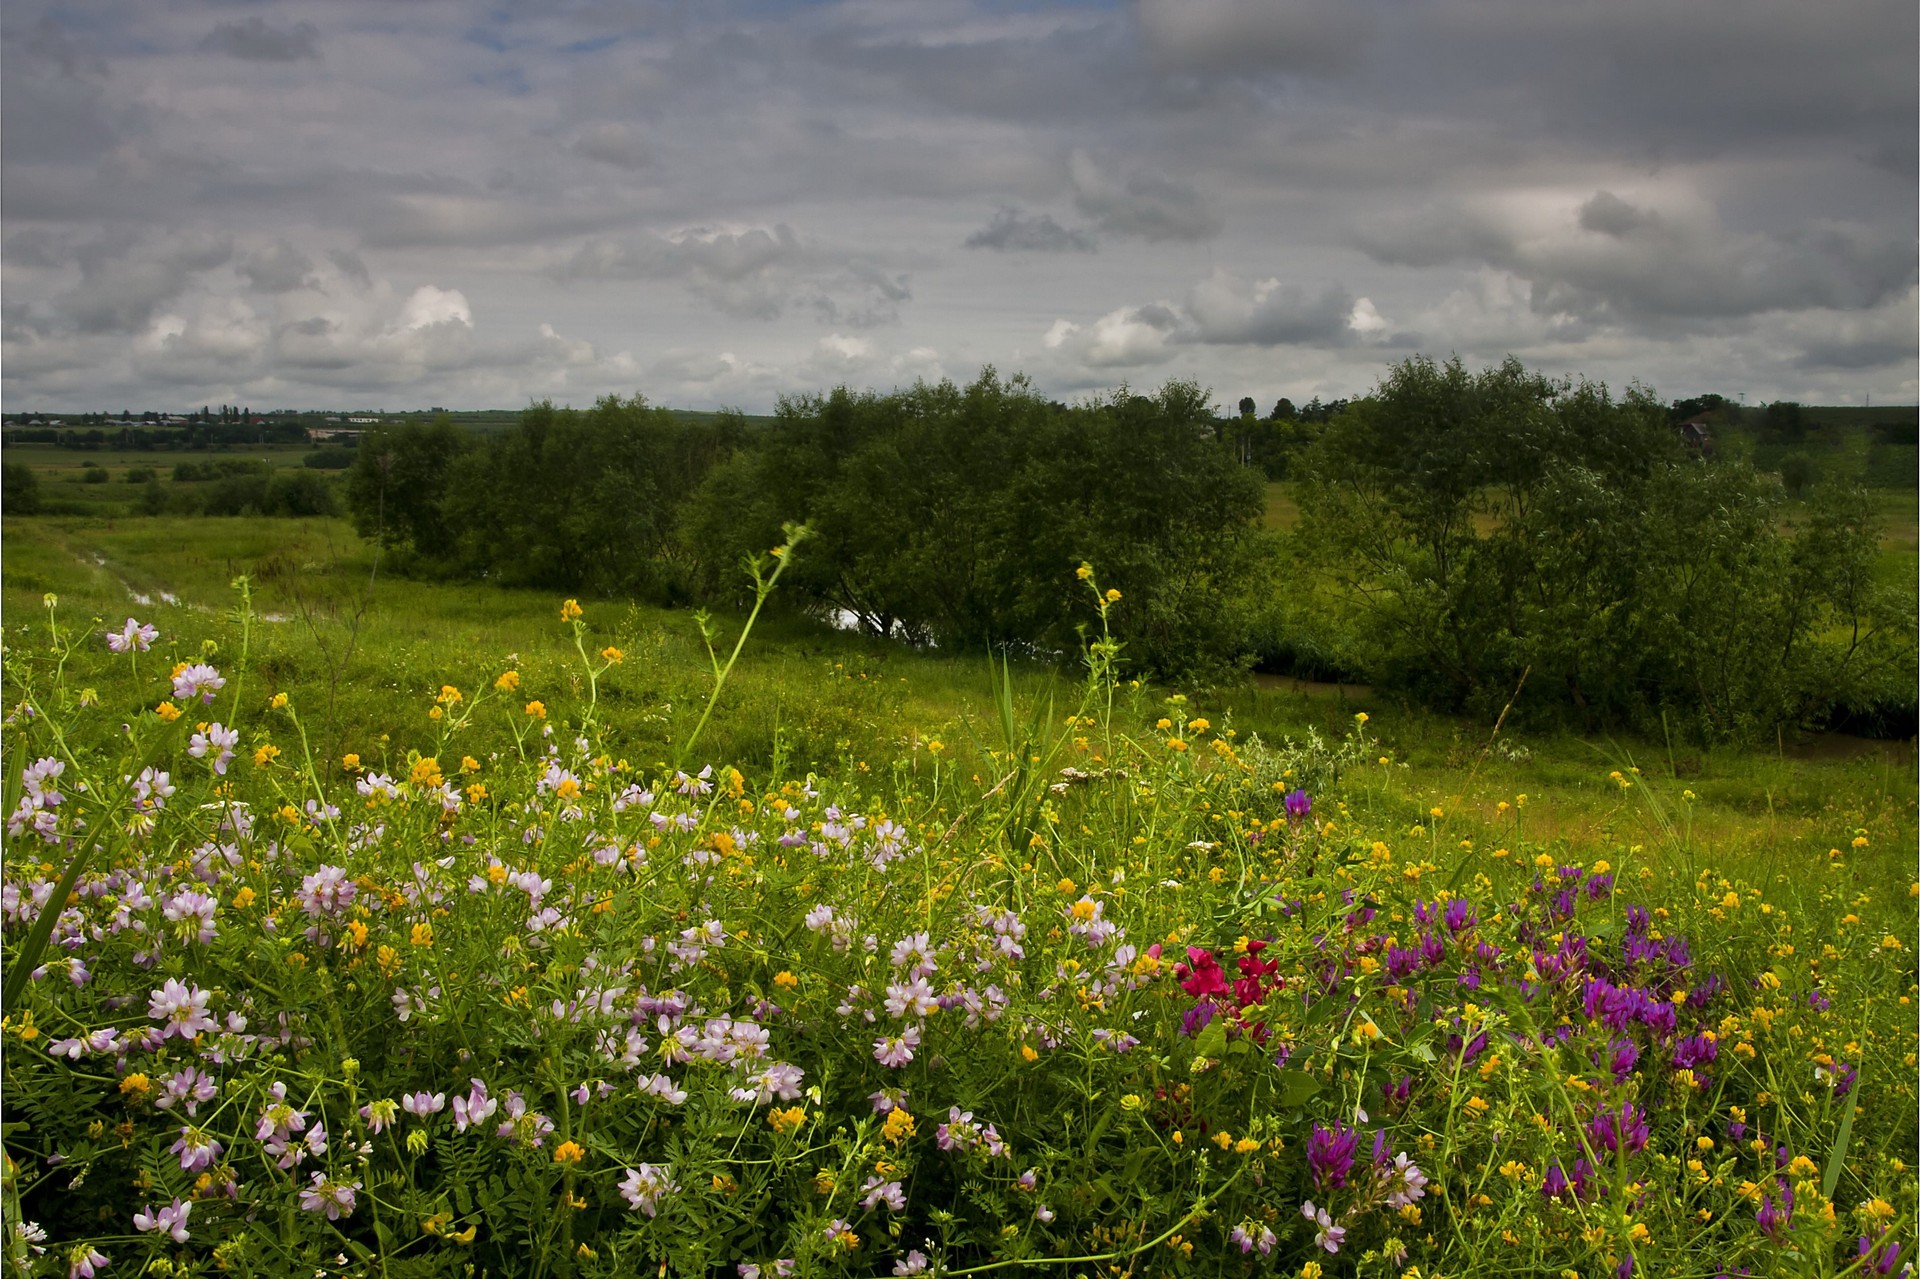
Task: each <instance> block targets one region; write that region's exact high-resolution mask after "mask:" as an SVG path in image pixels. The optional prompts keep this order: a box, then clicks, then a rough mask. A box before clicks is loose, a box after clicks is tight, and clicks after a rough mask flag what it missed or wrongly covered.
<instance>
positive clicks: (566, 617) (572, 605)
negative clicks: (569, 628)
mask: <svg viewBox="0 0 1920 1279" xmlns="http://www.w3.org/2000/svg"><path fill="white" fill-rule="evenodd" d="M585 613H586V610H585V609H583V608H581V607H580V601H579V600H568V601H567V602H566V603H564V604H562V605H561V606H560V620H561V621H563V622H571V621H573V620H574V619H575V618H578V617H581V616H584V615H585Z"/></svg>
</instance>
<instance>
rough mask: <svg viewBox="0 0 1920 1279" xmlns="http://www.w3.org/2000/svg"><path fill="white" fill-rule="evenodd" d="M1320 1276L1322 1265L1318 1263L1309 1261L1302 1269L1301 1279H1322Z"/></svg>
mask: <svg viewBox="0 0 1920 1279" xmlns="http://www.w3.org/2000/svg"><path fill="white" fill-rule="evenodd" d="M1320 1275H1321V1270H1320V1263H1319V1262H1317V1261H1309V1262H1308V1263H1307V1264H1306V1265H1304V1266H1302V1267H1300V1279H1320Z"/></svg>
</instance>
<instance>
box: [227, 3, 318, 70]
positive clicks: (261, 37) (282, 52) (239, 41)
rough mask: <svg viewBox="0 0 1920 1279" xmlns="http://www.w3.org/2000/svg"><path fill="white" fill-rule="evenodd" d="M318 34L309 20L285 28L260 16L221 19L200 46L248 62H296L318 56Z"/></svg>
mask: <svg viewBox="0 0 1920 1279" xmlns="http://www.w3.org/2000/svg"><path fill="white" fill-rule="evenodd" d="M319 42H320V33H319V32H318V31H316V30H315V29H314V27H313V24H312V23H309V22H301V23H296V24H295V25H293V26H291V27H287V28H285V29H284V30H283V29H281V28H278V27H275V26H273V25H271V24H270V23H268V22H267V20H266V19H265V18H262V17H260V16H259V15H257V14H256V15H253V16H251V17H246V18H241V19H239V20H238V21H235V22H222V23H221V24H220V25H218V26H216V27H215V28H214V29H213V30H212V31H209V32H208V33H207V37H206V39H204V40H202V41H201V42H200V47H201V48H202V49H205V50H207V51H208V52H210V53H224V54H226V55H227V56H228V57H231V58H244V59H246V60H247V61H249V62H298V61H300V59H302V58H318V57H319V56H320V43H319Z"/></svg>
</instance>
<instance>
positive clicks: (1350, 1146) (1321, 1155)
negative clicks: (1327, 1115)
mask: <svg viewBox="0 0 1920 1279" xmlns="http://www.w3.org/2000/svg"><path fill="white" fill-rule="evenodd" d="M1359 1141H1360V1134H1358V1133H1356V1132H1355V1131H1354V1130H1353V1129H1351V1128H1349V1127H1347V1126H1346V1125H1345V1124H1339V1123H1336V1124H1335V1125H1334V1126H1333V1127H1331V1128H1322V1127H1321V1126H1320V1125H1319V1124H1318V1123H1316V1124H1314V1126H1313V1133H1312V1135H1311V1136H1309V1137H1308V1138H1307V1166H1308V1167H1309V1168H1311V1169H1312V1170H1313V1184H1314V1185H1316V1186H1319V1187H1320V1188H1321V1189H1323V1190H1325V1189H1329V1188H1338V1187H1342V1186H1345V1185H1346V1184H1347V1175H1348V1174H1349V1173H1351V1172H1352V1171H1353V1152H1354V1148H1355V1147H1356V1146H1357V1145H1358V1144H1359ZM1309 1215H1311V1214H1309ZM1328 1251H1329V1252H1337V1251H1339V1249H1337V1248H1330V1249H1328Z"/></svg>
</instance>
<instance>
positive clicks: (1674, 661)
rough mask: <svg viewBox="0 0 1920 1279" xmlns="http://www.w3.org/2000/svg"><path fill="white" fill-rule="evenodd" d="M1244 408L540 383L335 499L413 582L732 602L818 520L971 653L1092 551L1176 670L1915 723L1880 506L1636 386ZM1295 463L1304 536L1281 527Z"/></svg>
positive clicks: (429, 440) (937, 631) (1702, 717)
mask: <svg viewBox="0 0 1920 1279" xmlns="http://www.w3.org/2000/svg"><path fill="white" fill-rule="evenodd" d="M1241 407H1242V413H1241V415H1240V416H1239V417H1237V418H1235V417H1221V416H1218V415H1216V414H1215V412H1214V411H1213V409H1212V407H1211V405H1210V404H1209V401H1208V394H1207V392H1205V391H1204V390H1203V389H1202V388H1200V387H1198V386H1196V385H1194V384H1192V383H1189V382H1179V381H1175V382H1169V383H1168V384H1166V385H1165V386H1163V387H1161V388H1160V389H1159V390H1158V391H1156V392H1154V393H1152V394H1144V395H1143V394H1138V393H1136V392H1133V391H1131V390H1128V389H1126V388H1122V389H1121V390H1119V391H1117V392H1114V393H1111V394H1108V395H1103V396H1097V397H1094V398H1091V399H1088V400H1086V401H1084V402H1082V403H1079V404H1076V405H1072V406H1068V405H1062V404H1059V403H1055V402H1051V401H1049V400H1047V399H1046V398H1045V397H1044V396H1042V395H1040V394H1039V393H1038V392H1037V391H1035V390H1034V388H1033V387H1032V386H1031V385H1030V384H1029V383H1028V382H1027V381H1026V380H1025V379H1024V378H1021V377H1018V376H1015V377H1010V378H1003V377H1001V376H999V375H998V374H997V373H996V372H995V371H994V370H992V369H987V370H985V371H984V372H983V373H982V374H981V375H980V377H978V378H977V379H975V380H974V381H973V382H972V383H970V384H967V385H964V386H962V385H957V384H954V383H952V382H940V383H937V384H927V383H921V384H918V385H915V386H913V387H911V388H907V389H896V390H893V391H890V392H885V393H881V392H876V391H856V390H852V389H849V388H846V387H840V388H836V389H834V390H832V391H828V392H824V393H819V394H809V395H797V396H791V397H788V398H786V399H783V400H782V401H781V402H780V404H779V406H778V410H777V412H776V413H775V414H774V416H773V419H772V422H771V424H770V425H766V426H752V425H749V424H748V423H747V422H746V420H745V419H743V418H740V417H738V416H737V415H724V414H723V415H720V416H719V417H718V418H717V419H715V420H710V421H704V422H694V421H689V420H686V419H683V418H681V417H678V416H676V415H675V414H673V413H671V412H669V411H667V410H664V409H660V408H656V407H653V406H650V405H648V404H647V403H646V402H645V401H644V400H643V399H641V398H638V397H635V398H632V399H624V400H623V399H618V398H608V399H603V400H601V401H600V402H599V403H597V404H595V405H594V406H592V407H591V408H588V409H584V410H575V409H570V408H556V407H554V406H553V405H552V404H548V403H541V404H535V405H533V406H531V407H530V408H529V409H527V410H526V411H525V412H524V413H523V414H522V415H521V418H520V421H519V422H518V424H517V425H516V426H515V427H514V428H513V429H512V430H511V431H508V432H505V433H502V434H498V435H493V436H487V437H475V436H469V435H466V434H464V433H462V432H460V431H459V430H457V429H456V428H454V427H453V426H452V425H451V423H449V422H447V421H446V420H444V419H441V420H438V421H436V422H433V423H429V424H411V425H402V426H395V427H391V428H385V429H382V430H379V431H376V432H371V433H369V434H368V436H366V437H365V438H364V439H363V440H362V443H361V447H360V448H359V450H358V451H357V454H356V457H355V460H354V464H353V467H352V469H351V471H350V473H349V475H348V479H347V506H348V509H349V511H350V512H351V514H352V517H353V519H354V522H355V524H356V527H357V528H358V529H359V531H360V532H361V533H362V534H363V535H364V536H366V537H369V538H374V539H378V540H379V541H380V542H382V543H383V544H384V545H385V546H386V547H387V548H388V549H389V550H390V551H391V552H392V553H393V557H394V558H393V561H392V562H394V563H397V564H398V565H399V566H400V567H401V568H402V570H403V571H407V572H415V573H430V574H443V575H454V576H463V577H469V578H478V579H484V580H487V581H492V582H498V583H503V584H508V585H521V586H537V587H542V588H548V589H555V590H565V591H569V592H574V593H595V594H601V595H608V596H630V597H636V598H641V599H645V600H649V601H652V602H655V603H660V604H666V605H674V604H683V603H695V602H698V603H712V604H727V603H733V602H736V601H737V600H738V599H739V598H740V595H741V592H742V591H743V590H744V589H745V587H746V579H745V578H744V577H743V576H742V575H741V574H740V573H739V571H738V565H739V563H740V561H741V559H742V557H744V556H747V555H752V554H756V553H760V552H764V551H765V550H766V549H767V548H768V547H771V546H773V545H775V544H776V543H778V542H779V541H780V540H781V537H780V530H781V526H782V525H783V524H784V523H786V522H789V521H805V522H806V523H808V524H809V525H810V526H811V527H812V529H813V531H814V536H813V538H812V539H810V540H809V541H808V543H807V544H806V547H805V551H804V553H803V554H802V555H800V556H799V557H798V558H797V560H796V562H795V563H794V564H793V565H792V566H791V567H790V569H789V570H788V572H787V574H786V577H785V578H784V579H783V583H782V595H783V596H784V597H785V603H786V604H787V605H788V606H790V607H799V608H802V609H805V610H807V611H809V612H811V613H814V614H816V615H821V616H831V617H833V618H834V619H835V620H837V621H838V622H839V623H840V624H842V625H849V626H855V627H858V628H860V629H861V630H864V631H866V632H867V633H869V634H872V635H874V636H884V637H891V638H894V639H898V640H902V641H905V642H909V643H915V644H931V645H937V646H939V647H941V648H943V649H947V650H951V651H955V652H961V653H966V652H980V651H985V650H1003V649H1007V648H1013V649H1015V650H1018V651H1022V652H1026V653H1029V654H1033V655H1036V656H1040V657H1047V656H1052V655H1061V656H1064V655H1070V654H1074V653H1077V652H1078V651H1079V646H1080V643H1081V638H1080V636H1081V631H1082V628H1083V627H1084V626H1085V624H1086V623H1087V621H1088V620H1089V618H1090V616H1091V610H1090V609H1089V607H1088V601H1087V599H1086V598H1085V586H1084V584H1083V583H1081V582H1080V581H1079V580H1078V579H1077V577H1076V575H1075V569H1076V568H1077V567H1078V566H1079V565H1080V564H1082V563H1092V564H1094V565H1095V566H1096V567H1097V569H1098V572H1099V575H1100V579H1101V581H1102V583H1103V585H1107V586H1111V587H1113V588H1114V589H1117V590H1119V591H1120V593H1121V601H1122V602H1121V603H1120V604H1119V605H1118V606H1116V607H1115V608H1114V609H1113V611H1112V619H1113V624H1114V626H1115V628H1116V635H1115V637H1116V638H1117V639H1119V640H1121V641H1122V642H1123V643H1124V645H1125V646H1126V647H1125V649H1124V655H1125V658H1126V659H1127V660H1129V661H1131V662H1132V663H1134V664H1135V666H1136V668H1137V669H1139V670H1140V671H1142V672H1143V673H1150V674H1153V675H1157V676H1161V677H1164V678H1172V679H1178V680H1188V681H1195V680H1215V679H1221V678H1226V677H1231V676H1232V675H1233V674H1234V673H1235V672H1237V671H1244V670H1245V669H1246V668H1248V667H1249V666H1256V665H1257V666H1262V667H1264V668H1267V669H1276V670H1281V671H1290V672H1293V673H1300V674H1307V675H1314V674H1329V673H1331V674H1338V675H1341V676H1343V677H1346V678H1355V679H1362V680H1366V681H1368V682H1371V683H1374V684H1375V685H1376V686H1378V687H1381V688H1383V689H1391V690H1397V691H1400V692H1403V693H1405V694H1406V695H1408V696H1410V697H1413V698H1415V699H1417V700H1419V701H1421V702H1423V703H1426V704H1429V705H1434V706H1438V707H1444V708H1448V709H1463V710H1471V711H1476V712H1481V713H1488V714H1491V713H1497V712H1498V711H1499V710H1500V709H1501V708H1502V707H1503V706H1505V705H1507V704H1508V703H1510V702H1513V703H1515V704H1516V705H1517V706H1518V707H1519V708H1520V710H1519V713H1520V714H1521V715H1522V716H1523V717H1525V716H1535V717H1543V716H1544V717H1558V718H1563V719H1567V720H1571V721H1574V722H1578V723H1581V724H1584V725H1588V726H1599V725H1617V724H1628V725H1638V726H1642V727H1644V726H1647V725H1650V724H1660V723H1662V722H1665V724H1666V726H1667V728H1668V729H1669V730H1674V729H1676V728H1677V729H1678V730H1679V731H1689V730H1690V731H1693V732H1696V733H1698V734H1699V735H1701V736H1704V737H1726V736H1740V735H1750V734H1754V733H1757V732H1759V731H1761V730H1763V729H1765V730H1768V731H1770V730H1771V728H1772V726H1773V725H1776V724H1820V723H1823V722H1830V721H1832V720H1834V719H1835V718H1836V717H1837V716H1838V717H1844V716H1848V715H1852V716H1855V717H1856V718H1858V717H1860V716H1867V717H1876V716H1877V717H1879V719H1880V720H1881V721H1883V722H1882V723H1881V725H1880V726H1881V727H1882V728H1885V727H1887V726H1893V727H1903V726H1905V725H1906V724H1907V723H1908V722H1909V721H1910V720H1911V718H1912V705H1913V664H1914V644H1913V620H1914V619H1913V605H1912V590H1911V584H1910V583H1908V584H1906V585H1905V588H1904V589H1903V586H1902V584H1901V583H1900V582H1899V581H1890V580H1888V579H1887V578H1886V577H1884V576H1883V574H1882V570H1881V566H1880V562H1879V551H1878V543H1877V534H1876V530H1875V529H1874V527H1873V526H1872V523H1871V521H1870V519H1869V517H1868V509H1867V507H1866V506H1865V505H1864V503H1862V502H1861V501H1859V500H1858V498H1857V495H1854V494H1850V493H1848V492H1847V491H1846V490H1844V489H1841V488H1839V487H1838V486H1831V487H1827V488H1824V489H1823V490H1822V491H1821V492H1820V493H1819V494H1818V495H1817V496H1818V497H1819V498H1820V500H1819V501H1818V502H1816V503H1814V504H1811V505H1799V504H1795V505H1792V506H1791V507H1789V506H1788V505H1787V504H1786V503H1785V502H1784V495H1783V493H1782V491H1781V486H1780V483H1779V481H1778V480H1777V479H1775V478H1774V477H1772V476H1769V475H1763V474H1761V473H1759V472H1756V471H1755V470H1754V469H1753V468H1752V467H1751V466H1750V465H1747V464H1745V463H1744V462H1740V461H1730V462H1722V461H1709V460H1706V459H1703V458H1702V457H1701V456H1700V455H1699V453H1698V452H1697V451H1696V450H1690V449H1689V448H1688V447H1687V445H1686V444H1685V443H1683V442H1682V440H1681V438H1680V437H1679V435H1678V434H1677V433H1676V432H1675V430H1674V427H1673V421H1674V417H1673V412H1672V410H1670V409H1669V408H1667V407H1665V406H1662V405H1660V404H1659V403H1657V402H1656V401H1655V400H1654V399H1653V397H1652V395H1651V394H1650V393H1649V392H1647V391H1646V390H1644V389H1643V388H1640V387H1637V386H1636V387H1633V388H1630V389H1629V390H1628V391H1627V392H1626V393H1625V394H1624V395H1620V396H1617V397H1616V396H1615V395H1613V394H1612V393H1611V392H1610V391H1609V390H1608V388H1607V387H1605V386H1604V385H1601V384H1597V383H1592V382H1586V381H1578V380H1576V381H1559V380H1554V379H1550V378H1546V377H1543V376H1541V375H1539V374H1537V373H1533V372H1529V371H1528V370H1527V369H1525V368H1524V367H1523V366H1521V365H1520V364H1519V363H1518V362H1517V361H1514V360H1509V361H1507V362H1506V363H1504V364H1502V365H1499V366H1497V367H1494V368H1490V369H1486V370H1482V371H1479V372H1473V371H1470V370H1468V369H1467V368H1466V367H1465V366H1464V365H1463V364H1461V362H1460V361H1458V360H1457V359H1456V360H1452V361H1449V362H1446V363H1440V362H1436V361H1433V360H1429V359H1423V358H1416V359H1412V360H1408V361H1406V362H1404V363H1403V364H1401V365H1399V366H1397V367H1395V368H1394V369H1393V370H1391V371H1390V372H1389V374H1388V375H1387V376H1386V377H1385V378H1384V379H1383V380H1382V381H1381V383H1380V384H1379V386H1378V387H1377V388H1376V389H1375V390H1374V391H1373V392H1372V393H1371V394H1369V395H1367V396H1363V397H1360V398H1358V399H1356V400H1354V401H1352V402H1351V403H1337V404H1335V405H1331V406H1325V405H1320V404H1318V403H1317V402H1316V403H1315V404H1314V405H1312V406H1310V412H1305V413H1303V412H1301V411H1299V410H1296V409H1294V406H1292V405H1290V404H1286V403H1285V402H1283V403H1282V404H1281V405H1280V406H1276V411H1275V412H1274V413H1272V414H1270V415H1269V416H1268V417H1267V418H1265V419H1259V418H1256V417H1254V416H1253V414H1252V412H1251V410H1250V406H1248V405H1246V404H1243V405H1242V406H1241ZM1282 410H1285V411H1284V412H1282ZM1275 471H1280V472H1281V473H1284V474H1286V475H1288V476H1289V477H1290V478H1291V479H1292V481H1293V483H1292V486H1291V490H1292V492H1293V494H1294V496H1295V498H1296V500H1297V502H1298V503H1299V506H1300V511H1301V520H1300V523H1299V526H1298V527H1297V528H1296V529H1295V530H1293V531H1291V532H1290V533H1285V534H1283V533H1280V532H1279V531H1277V530H1275V529H1272V528H1269V527H1267V526H1266V524H1265V522H1264V521H1263V519H1262V515H1263V511H1264V508H1265V501H1266V492H1265V487H1266V480H1267V477H1268V475H1269V474H1272V473H1274V472H1275ZM1516 695H1518V697H1517V698H1516Z"/></svg>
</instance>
